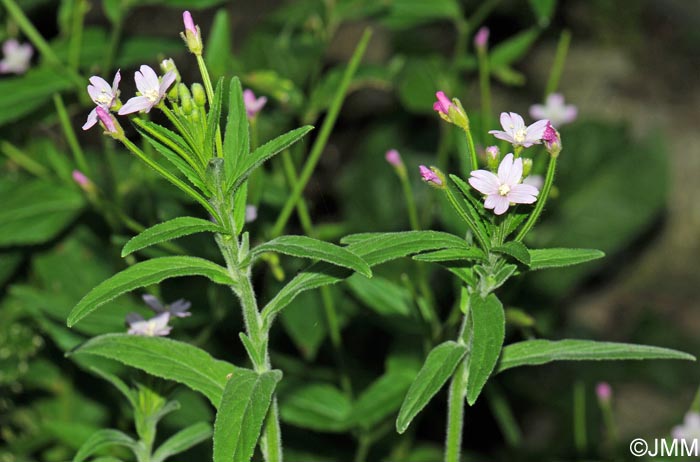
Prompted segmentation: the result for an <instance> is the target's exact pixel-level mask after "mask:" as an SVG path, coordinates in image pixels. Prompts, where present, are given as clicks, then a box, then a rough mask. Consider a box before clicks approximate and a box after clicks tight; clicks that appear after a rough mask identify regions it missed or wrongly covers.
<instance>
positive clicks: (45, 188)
mask: <svg viewBox="0 0 700 462" xmlns="http://www.w3.org/2000/svg"><path fill="white" fill-rule="evenodd" d="M1 83H2V82H0V84H1ZM0 197H2V198H3V204H2V207H0V247H5V246H12V245H28V244H41V243H44V242H46V241H48V240H50V239H53V238H54V237H56V236H57V235H58V233H60V232H61V231H62V230H63V229H64V228H65V227H66V226H68V225H69V224H70V223H71V221H73V219H75V217H76V216H77V215H78V213H79V212H80V210H81V209H82V208H83V205H84V202H83V196H82V195H81V194H80V193H79V192H78V191H77V190H75V189H68V188H65V187H63V186H60V185H57V184H55V183H51V182H49V181H44V180H28V181H23V182H21V183H20V182H17V181H14V180H7V179H2V180H0Z"/></svg>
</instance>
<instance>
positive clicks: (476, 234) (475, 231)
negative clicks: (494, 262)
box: [444, 186, 490, 252]
mask: <svg viewBox="0 0 700 462" xmlns="http://www.w3.org/2000/svg"><path fill="white" fill-rule="evenodd" d="M444 191H445V194H446V195H447V199H448V200H449V201H450V203H451V204H452V207H454V209H455V210H456V211H457V213H459V215H460V216H461V217H462V219H463V220H464V221H466V222H467V226H469V230H470V231H471V232H472V234H473V235H474V237H475V238H476V240H477V241H479V245H480V246H481V248H482V249H484V250H485V251H486V252H488V250H489V248H490V246H489V243H488V242H486V241H484V240H483V238H482V236H481V233H480V232H479V231H478V228H477V225H476V223H475V222H474V220H473V219H472V217H470V216H469V214H468V213H466V212H465V211H464V209H463V207H464V206H463V205H462V204H460V203H459V202H458V201H457V198H456V197H455V195H454V193H453V192H452V190H451V189H450V187H449V186H446V187H445V189H444Z"/></svg>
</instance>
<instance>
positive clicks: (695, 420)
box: [683, 412, 700, 429]
mask: <svg viewBox="0 0 700 462" xmlns="http://www.w3.org/2000/svg"><path fill="white" fill-rule="evenodd" d="M683 422H684V423H685V426H686V427H691V428H696V429H700V414H698V413H697V412H688V413H687V414H686V415H685V419H683Z"/></svg>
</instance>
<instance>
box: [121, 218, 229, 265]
mask: <svg viewBox="0 0 700 462" xmlns="http://www.w3.org/2000/svg"><path fill="white" fill-rule="evenodd" d="M204 232H210V233H222V232H224V231H223V229H222V228H221V227H220V226H219V225H217V224H216V223H213V222H211V221H207V220H202V219H201V218H194V217H179V218H174V219H172V220H168V221H166V222H164V223H159V224H157V225H155V226H151V227H150V228H148V229H146V230H144V231H142V232H141V233H140V234H137V235H136V236H134V237H132V238H131V239H130V240H129V242H127V243H126V245H125V246H124V248H123V249H122V257H126V256H127V255H129V254H132V253H134V252H136V251H137V250H141V249H144V248H146V247H149V246H151V245H154V244H159V243H161V242H166V241H170V240H172V239H177V238H178V237H182V236H189V235H190V234H195V233H204Z"/></svg>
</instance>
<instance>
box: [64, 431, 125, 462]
mask: <svg viewBox="0 0 700 462" xmlns="http://www.w3.org/2000/svg"><path fill="white" fill-rule="evenodd" d="M110 446H124V447H127V448H129V449H131V450H132V451H135V450H137V443H136V441H134V439H133V438H132V437H130V436H129V435H127V434H125V433H123V432H120V431H119V430H113V429H111V428H105V429H103V430H98V431H96V432H95V433H93V434H92V435H91V436H90V438H88V439H87V441H85V443H83V445H82V446H81V447H80V449H79V450H78V452H77V453H76V454H75V457H73V462H83V461H84V460H87V459H88V458H89V457H90V456H92V455H93V454H95V453H97V452H99V451H101V450H103V449H105V448H108V447H110Z"/></svg>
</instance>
